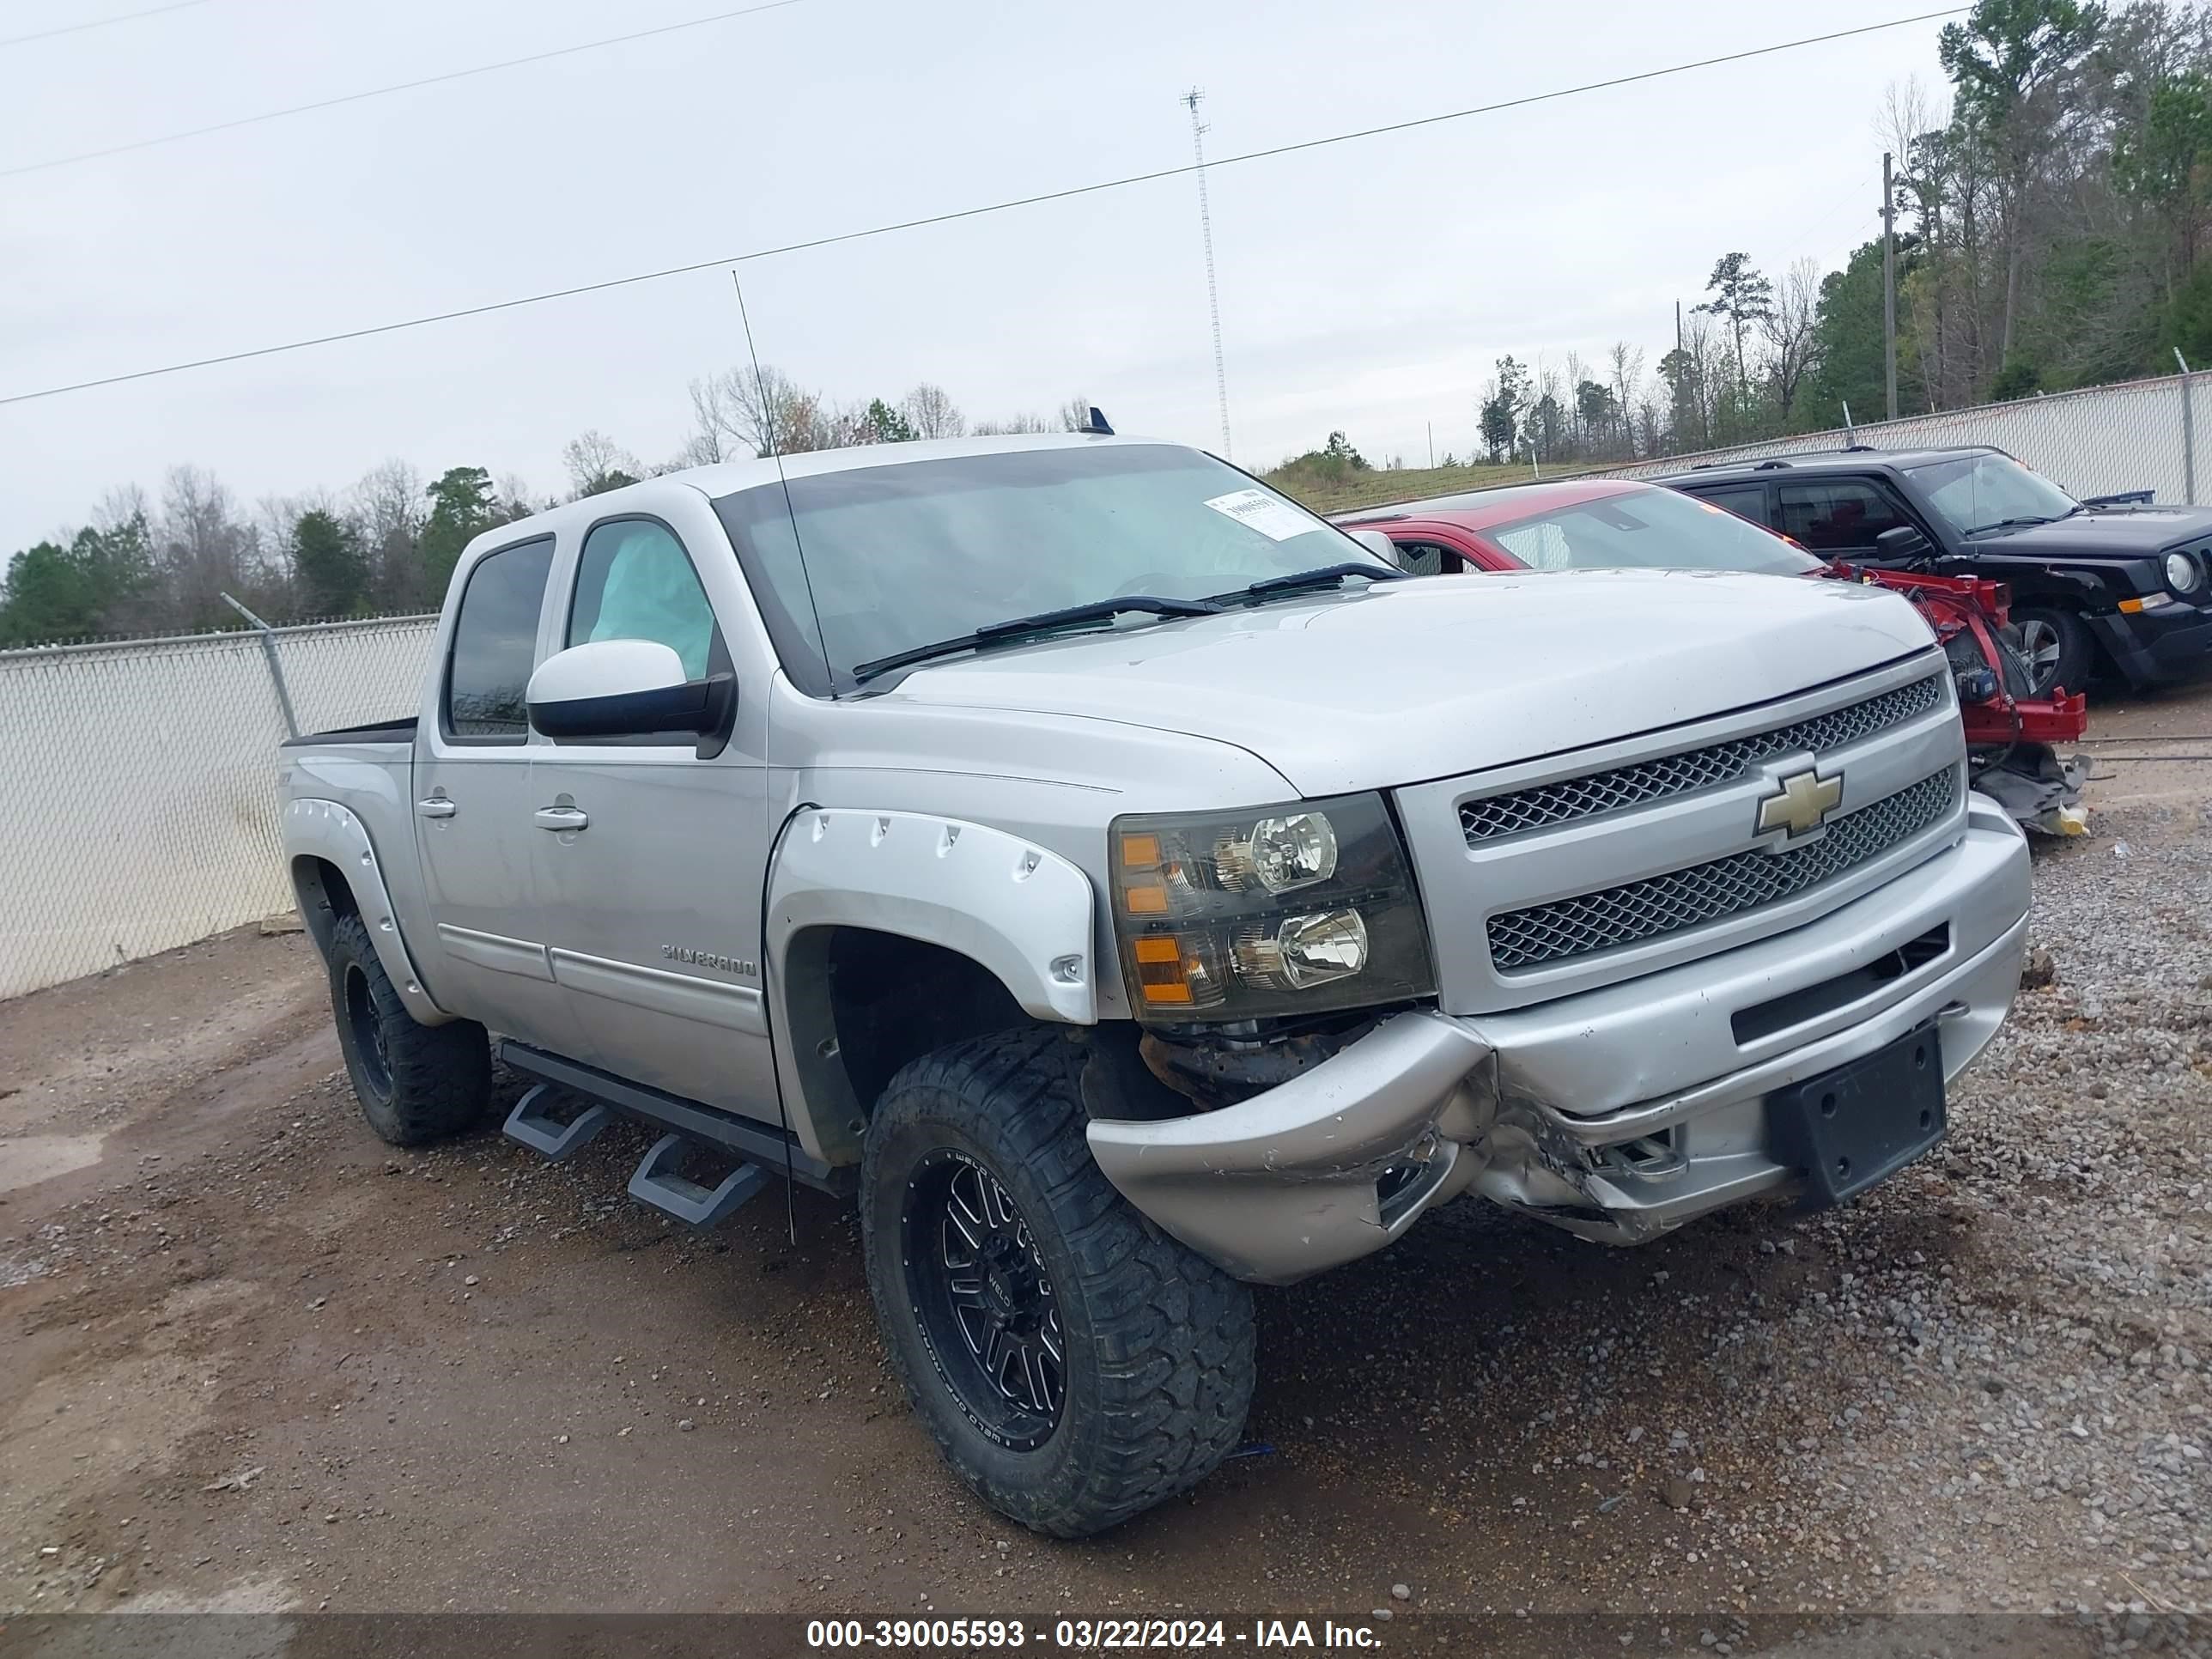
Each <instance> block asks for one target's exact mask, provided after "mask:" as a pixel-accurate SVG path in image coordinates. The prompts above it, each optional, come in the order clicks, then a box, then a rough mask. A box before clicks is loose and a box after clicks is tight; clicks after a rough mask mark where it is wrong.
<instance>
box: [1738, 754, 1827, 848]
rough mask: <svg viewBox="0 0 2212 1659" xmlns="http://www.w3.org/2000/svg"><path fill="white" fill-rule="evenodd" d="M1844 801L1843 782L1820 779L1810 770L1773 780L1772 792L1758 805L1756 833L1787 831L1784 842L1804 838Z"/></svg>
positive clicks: (1808, 768)
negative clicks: (1757, 830)
mask: <svg viewBox="0 0 2212 1659" xmlns="http://www.w3.org/2000/svg"><path fill="white" fill-rule="evenodd" d="M1843 798H1844V781H1843V779H1842V778H1841V777H1840V776H1838V777H1832V778H1824V777H1822V776H1820V775H1819V773H1817V772H1816V771H1815V770H1814V769H1813V768H1812V767H1809V766H1808V767H1807V768H1806V769H1804V770H1803V771H1802V772H1792V773H1791V774H1790V775H1789V776H1788V777H1786V778H1777V779H1776V780H1775V793H1773V794H1771V795H1769V796H1767V797H1766V798H1765V799H1763V800H1761V801H1760V802H1759V834H1761V835H1765V834H1767V833H1768V832H1770V831H1771V830H1775V829H1786V830H1788V831H1789V835H1788V836H1787V839H1789V840H1790V841H1796V839H1797V838H1798V837H1799V836H1808V835H1810V834H1812V832H1813V831H1814V830H1815V829H1819V828H1820V825H1821V824H1822V823H1826V821H1827V817H1828V814H1829V813H1831V812H1832V811H1835V810H1836V805H1837V803H1838V802H1839V801H1841V800H1842V799H1843Z"/></svg>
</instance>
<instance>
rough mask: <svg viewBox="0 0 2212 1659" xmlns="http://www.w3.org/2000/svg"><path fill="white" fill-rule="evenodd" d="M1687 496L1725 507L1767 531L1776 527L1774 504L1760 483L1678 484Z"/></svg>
mask: <svg viewBox="0 0 2212 1659" xmlns="http://www.w3.org/2000/svg"><path fill="white" fill-rule="evenodd" d="M1674 487H1675V488H1676V489H1680V490H1681V491H1682V492H1683V493H1684V494H1685V495H1695V496H1696V497H1697V498H1698V499H1699V501H1710V502H1711V503H1712V505H1713V506H1715V507H1723V508H1725V509H1726V510H1727V511H1729V512H1730V513H1735V515H1736V517H1738V518H1739V519H1748V520H1751V521H1752V523H1753V524H1755V525H1759V526H1763V527H1765V529H1768V530H1772V529H1774V528H1775V527H1776V526H1775V522H1774V512H1773V503H1772V502H1771V501H1770V500H1769V499H1768V497H1767V493H1766V486H1765V484H1764V483H1711V484H1677V485H1675V486H1674Z"/></svg>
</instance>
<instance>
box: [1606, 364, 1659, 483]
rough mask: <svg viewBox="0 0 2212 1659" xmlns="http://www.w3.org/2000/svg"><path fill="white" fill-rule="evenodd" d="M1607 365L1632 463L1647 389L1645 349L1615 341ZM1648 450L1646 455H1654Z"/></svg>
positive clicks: (1624, 440)
mask: <svg viewBox="0 0 2212 1659" xmlns="http://www.w3.org/2000/svg"><path fill="white" fill-rule="evenodd" d="M1606 362H1607V366H1608V368H1610V369H1611V370H1612V373H1613V401H1614V402H1615V403H1617V404H1620V422H1621V438H1622V441H1623V442H1624V444H1625V445H1626V448H1627V451H1628V453H1629V457H1630V459H1634V457H1635V454H1636V432H1635V422H1634V414H1635V411H1636V409H1637V406H1638V403H1639V402H1640V401H1641V398H1640V394H1641V392H1642V391H1643V387H1644V348H1643V347H1642V346H1639V345H1631V344H1629V343H1628V342H1627V341H1626V340H1615V341H1614V342H1613V346H1612V349H1610V350H1608V351H1607V353H1606ZM1644 453H1646V454H1651V453H1656V452H1654V451H1653V450H1651V449H1650V447H1646V448H1645V450H1644Z"/></svg>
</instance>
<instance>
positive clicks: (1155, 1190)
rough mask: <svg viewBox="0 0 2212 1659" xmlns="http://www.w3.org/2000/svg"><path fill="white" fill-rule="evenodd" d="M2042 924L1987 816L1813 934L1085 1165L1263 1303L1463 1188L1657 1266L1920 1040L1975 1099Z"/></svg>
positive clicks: (1306, 1080)
mask: <svg viewBox="0 0 2212 1659" xmlns="http://www.w3.org/2000/svg"><path fill="white" fill-rule="evenodd" d="M2027 905H2028V857H2027V844H2026V842H2024V841H2023V839H2022V838H2021V832H2020V831H2019V829H2016V828H2015V826H2014V825H2013V823H2012V822H2011V821H2010V819H2009V818H2008V817H2007V815H2006V814H2005V812H2004V811H2002V809H2001V808H1999V807H1998V806H1997V805H1996V804H1995V803H1993V802H1990V801H1988V800H1986V799H1983V798H1980V797H1975V798H1973V799H1972V811H1971V812H1970V815H1969V817H1968V823H1967V829H1966V835H1965V836H1964V837H1963V838H1962V839H1961V840H1960V842H1958V843H1957V844H1956V845H1954V846H1953V847H1951V848H1948V849H1947V850H1945V851H1944V852H1942V853H1941V854H1937V855H1936V857H1934V858H1932V859H1930V860H1928V861H1927V862H1926V863H1924V864H1922V865H1920V866H1917V867H1916V868H1914V869H1912V870H1911V871H1909V872H1905V874H1903V875H1901V876H1900V877H1899V878H1897V879H1896V880H1893V881H1892V882H1890V883H1889V884H1887V885H1886V886H1883V887H1881V888H1879V889H1877V890H1875V891H1874V892H1871V893H1869V894H1867V895H1865V896H1863V897H1861V898H1859V899H1857V900H1855V901H1853V902H1851V903H1850V904H1847V905H1844V906H1843V907H1841V908H1838V909H1836V910H1834V911H1832V912H1830V913H1829V914H1828V915H1826V916H1824V917H1822V918H1820V920H1819V921H1814V922H1812V923H1808V925H1807V926H1805V927H1800V928H1796V929H1794V930H1792V931H1791V932H1790V933H1784V934H1781V935H1778V936H1777V937H1774V938H1771V939H1764V940H1761V941H1759V942H1758V943H1755V944H1752V945H1742V946H1740V947H1738V948H1737V949H1735V950H1732V951H1723V952H1722V953H1720V954H1718V955H1717V956H1712V957H1705V958H1704V959H1702V960H1699V961H1696V962H1691V963H1684V964H1682V965H1681V966H1680V967H1676V968H1672V969H1666V970H1664V971H1662V972H1659V973H1654V974H1650V975H1646V976H1644V978H1642V979H1638V980H1632V981H1627V982H1626V983H1622V984H1619V985H1613V986H1609V987H1605V988H1604V989H1601V990H1596V991H1591V992H1587V993H1584V994H1581V995H1578V996H1571V997H1562V998H1559V999H1556V1000H1553V1001H1551V1002H1547V1003H1543V1004H1541V1005H1539V1006H1535V1007H1532V1008H1525V1009H1519V1010H1516V1011H1513V1012H1508V1013H1503V1014H1486V1015H1482V1016H1480V1017H1475V1018H1453V1017H1450V1016H1448V1015H1444V1014H1441V1013H1435V1012H1408V1013H1403V1014H1400V1015H1397V1016H1395V1017H1394V1018H1389V1019H1387V1020H1385V1021H1383V1023H1382V1024H1379V1025H1377V1026H1376V1027H1375V1028H1374V1029H1373V1030H1370V1031H1369V1032H1368V1033H1367V1034H1366V1035H1364V1036H1361V1037H1359V1038H1358V1039H1357V1040H1356V1041H1354V1042H1351V1043H1349V1044H1347V1045H1346V1047H1345V1048H1342V1049H1340V1051H1338V1052H1337V1053H1336V1054H1334V1055H1333V1056H1331V1057H1330V1058H1329V1059H1328V1060H1324V1061H1322V1063H1321V1064H1319V1065H1317V1066H1315V1067H1313V1068H1312V1069H1311V1070H1310V1071H1308V1072H1306V1073H1304V1074H1302V1075H1300V1076H1298V1077H1297V1078H1295V1079H1292V1080H1291V1081H1290V1082H1288V1083H1285V1084H1284V1085H1281V1086H1279V1087H1278V1088H1274V1089H1271V1090H1268V1091H1266V1092H1265V1093H1262V1094H1259V1095H1255V1096H1254V1097H1252V1098H1250V1099H1249V1100H1245V1101H1243V1102H1241V1103H1237V1104H1236V1105H1232V1106H1225V1107H1222V1108H1220V1109H1217V1110H1213V1111H1208V1112H1201V1113H1198V1114H1196V1115H1190V1116H1185V1117H1176V1118H1169V1119H1165V1120H1161V1121H1143V1122H1138V1121H1124V1120H1119V1119H1099V1120H1095V1121H1092V1122H1091V1125H1090V1128H1089V1135H1090V1142H1091V1153H1092V1156H1093V1157H1094V1158H1096V1159H1097V1163H1098V1165H1099V1167H1100V1169H1101V1170H1103V1171H1104V1172H1105V1174H1106V1176H1107V1178H1108V1179H1109V1180H1110V1181H1111V1182H1113V1183H1114V1185H1115V1187H1116V1188H1119V1189H1120V1191H1121V1193H1122V1194H1124V1195H1125V1196H1126V1197H1127V1198H1128V1200H1130V1202H1131V1203H1133V1204H1134V1205H1135V1206H1137V1208H1138V1209H1139V1210H1140V1211H1142V1212H1144V1213H1145V1214H1146V1215H1147V1216H1149V1217H1151V1218H1152V1219H1153V1220H1154V1221H1155V1222H1157V1223H1158V1225H1160V1226H1162V1227H1163V1228H1164V1229H1165V1230H1166V1231H1169V1232H1170V1233H1172V1234H1174V1235H1175V1236H1176V1237H1177V1238H1179V1239H1181V1240H1182V1241H1183V1243H1186V1244H1188V1245H1189V1246H1190V1247H1191V1248H1192V1249H1195V1250H1197V1251H1198V1252H1199V1253H1200V1255H1204V1256H1206V1257H1207V1258H1208V1259H1209V1260H1211V1261H1214V1262H1216V1263H1218V1265H1219V1266H1220V1267H1223V1268H1224V1269H1225V1270H1226V1271H1227V1272H1229V1273H1233V1274H1235V1275H1236V1276H1237V1277H1238V1278H1240V1279H1249V1280H1251V1281H1254V1282H1255V1283H1261V1284H1289V1283H1291V1282H1294V1281H1295V1280H1297V1279H1303V1278H1305V1277H1307V1276H1308V1275H1310V1274H1312V1273H1319V1272H1321V1271H1322V1270H1323V1269H1325V1268H1328V1267H1335V1266H1338V1265H1339V1264H1340V1263H1342V1262H1346V1261H1352V1260H1353V1259H1355V1258H1356V1257H1358V1256H1362V1255H1367V1254H1368V1253H1369V1252H1370V1251H1373V1250H1376V1249H1381V1248H1382V1247H1383V1245H1384V1244H1387V1243H1389V1242H1390V1241H1391V1240H1392V1239H1394V1238H1395V1237H1398V1236H1399V1235H1400V1234H1401V1233H1402V1232H1404V1231H1406V1229H1407V1228H1408V1227H1410V1226H1411V1225H1413V1222H1414V1221H1415V1220H1416V1219H1417V1218H1419V1216H1420V1215H1421V1214H1422V1213H1423V1212H1425V1211H1427V1210H1428V1209H1430V1208H1431V1207H1433V1206H1435V1205H1436V1204H1437V1203H1439V1202H1441V1201H1443V1200H1445V1199H1448V1198H1450V1197H1453V1196H1455V1195H1456V1194H1461V1193H1463V1192H1467V1191H1469V1190H1473V1191H1476V1192H1480V1193H1481V1194H1484V1195H1486V1196H1487V1197H1489V1198H1492V1199H1494V1200H1497V1201H1498V1202H1499V1203H1501V1204H1504V1205H1506V1206H1508V1207H1510V1208H1513V1209H1516V1210H1520V1211H1522V1212H1525V1213H1528V1214H1531V1215H1534V1216H1538V1217H1541V1218H1543V1219H1545V1220H1547V1221H1551V1222H1553V1223H1556V1224H1557V1225H1560V1226H1563V1227H1565V1228H1567V1229H1568V1230H1569V1231H1573V1232H1576V1233H1579V1234H1581V1235H1583V1237H1589V1238H1595V1239H1599V1240H1601V1241H1604V1242H1607V1243H1641V1242H1643V1241H1644V1240H1645V1239H1649V1238H1652V1237H1657V1236H1658V1235H1659V1234H1661V1233H1663V1232H1667V1231H1670V1230H1671V1229H1673V1228H1674V1227H1677V1226H1680V1225H1681V1224H1682V1223H1683V1222H1685V1221H1687V1220H1690V1219H1691V1218H1693V1217H1695V1216H1699V1215H1703V1214H1705V1213H1706V1212H1709V1211H1711V1210H1715V1209H1718V1208H1720V1207H1722V1206H1725V1205H1728V1204H1732V1203H1735V1202H1738V1201H1740V1200H1744V1199H1747V1198H1753V1197H1757V1196H1760V1195H1763V1194H1771V1193H1776V1192H1780V1191H1784V1190H1787V1189H1789V1188H1792V1187H1794V1186H1795V1185H1796V1184H1797V1183H1798V1182H1799V1181H1800V1179H1801V1172H1800V1171H1799V1170H1796V1169H1795V1168H1793V1167H1791V1166H1790V1165H1789V1164H1786V1163H1784V1162H1783V1161H1781V1160H1780V1159H1778V1158H1777V1157H1776V1156H1774V1155H1773V1153H1772V1152H1771V1150H1770V1144H1771V1137H1770V1134H1769V1132H1768V1127H1767V1121H1766V1102H1767V1099H1768V1097H1770V1096H1771V1095H1772V1094H1773V1093H1774V1092H1775V1091H1778V1090H1781V1089H1784V1088H1785V1087H1787V1086H1788V1085H1791V1084H1795V1083H1798V1082H1802V1081H1804V1080H1805V1079H1809V1078H1813V1077H1817V1076H1819V1075H1820V1074H1821V1073H1825V1072H1828V1071H1832V1070H1833V1069H1834V1068H1836V1067H1838V1066H1843V1065H1845V1064H1847V1063H1849V1062H1850V1061H1852V1060H1857V1059H1859V1058H1861V1057H1863V1056H1864V1055H1867V1054H1872V1053H1874V1052H1875V1050H1876V1049H1879V1048H1882V1047H1883V1046H1884V1045H1886V1044H1887V1043H1889V1042H1893V1041H1895V1040H1896V1039H1897V1038H1899V1037H1900V1036H1904V1035H1905V1034H1906V1033H1908V1032H1910V1031H1913V1030H1918V1029H1920V1028H1922V1027H1933V1028H1934V1029H1936V1030H1937V1031H1938V1032H1939V1034H1940V1038H1941V1044H1942V1055H1943V1062H1944V1072H1945V1075H1946V1077H1947V1078H1949V1077H1954V1076H1956V1075H1957V1074H1958V1073H1959V1072H1960V1069H1961V1068H1963V1067H1964V1066H1966V1064H1967V1063H1968V1062H1969V1061H1970V1060H1972V1059H1973V1057H1974V1056H1975V1055H1976V1054H1978V1053H1979V1052H1980V1051H1981V1049H1982V1048H1983V1047H1984V1045H1985V1044H1986V1043H1987V1042H1989V1040H1990V1037H1991V1036H1993V1035H1995V1033H1996V1029H1997V1027H1998V1026H1999V1025H2000V1024H2002V1022H2003V1020H2004V1017H2005V1014H2006V1012H2007V1010H2008V1008H2009V1007H2010V1006H2011V1003H2012V999H2013V994H2014V993H2015V990H2016V989H2017V988H2018V986H2019V981H2020V961H2021V951H2022V949H2023V947H2024V945H2025V942H2026V937H2027Z"/></svg>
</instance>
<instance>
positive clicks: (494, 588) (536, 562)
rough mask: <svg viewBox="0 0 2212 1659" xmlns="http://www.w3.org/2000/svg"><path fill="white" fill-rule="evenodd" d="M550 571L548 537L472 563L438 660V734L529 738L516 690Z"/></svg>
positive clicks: (486, 739) (524, 683)
mask: <svg viewBox="0 0 2212 1659" xmlns="http://www.w3.org/2000/svg"><path fill="white" fill-rule="evenodd" d="M552 569H553V541H552V538H550V537H547V538H544V539H543V540H540V541H534V542H524V543H522V544H520V545H518V546H514V547H503V548H501V550H499V551H498V552H496V553H493V554H489V555H488V556H485V557H484V558H483V559H481V560H479V561H477V567H476V568H475V569H473V570H471V571H470V572H469V580H468V586H465V588H463V589H462V590H461V608H460V611H459V614H458V615H457V616H455V617H454V618H453V649H452V653H451V654H450V655H449V656H448V657H447V662H446V693H445V698H444V707H443V709H442V711H441V712H442V713H443V714H444V717H445V727H446V735H447V737H450V738H463V739H465V740H469V741H472V742H477V743H522V742H525V741H526V740H527V739H528V738H529V736H530V713H529V710H528V709H527V708H526V707H525V706H524V702H523V693H524V691H525V690H526V689H527V688H528V686H529V684H530V670H531V667H532V664H533V663H534V661H535V660H536V658H537V654H538V612H539V611H541V610H542V609H543V608H544V603H545V580H546V578H547V576H548V575H550V574H551V572H552Z"/></svg>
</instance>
